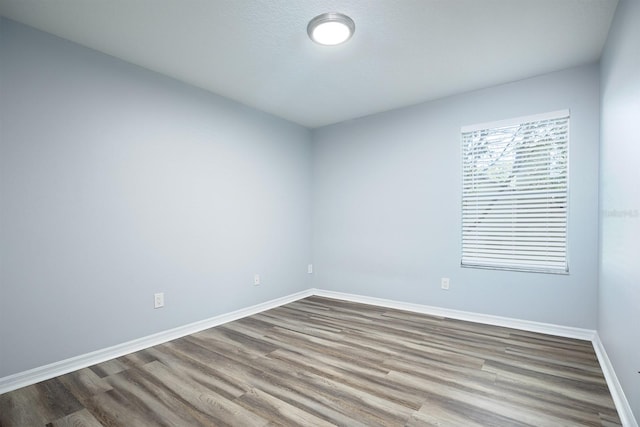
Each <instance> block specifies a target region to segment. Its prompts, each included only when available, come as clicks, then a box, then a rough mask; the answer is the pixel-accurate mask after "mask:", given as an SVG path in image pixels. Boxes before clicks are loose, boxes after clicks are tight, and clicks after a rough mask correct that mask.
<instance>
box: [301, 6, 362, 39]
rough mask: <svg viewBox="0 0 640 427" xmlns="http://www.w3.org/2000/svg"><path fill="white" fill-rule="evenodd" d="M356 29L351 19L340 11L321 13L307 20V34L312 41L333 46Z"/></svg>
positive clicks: (348, 37) (351, 34)
mask: <svg viewBox="0 0 640 427" xmlns="http://www.w3.org/2000/svg"><path fill="white" fill-rule="evenodd" d="M355 31H356V24H355V23H354V22H353V19H351V18H349V17H348V16H347V15H343V14H342V13H335V12H330V13H323V14H322V15H318V16H316V17H315V18H313V19H312V20H311V21H309V25H307V34H309V38H310V39H311V40H313V41H314V42H316V43H318V44H321V45H325V46H335V45H338V44H341V43H344V42H346V41H347V40H349V39H350V38H351V36H353V33H354V32H355Z"/></svg>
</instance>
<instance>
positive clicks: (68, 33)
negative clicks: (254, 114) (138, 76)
mask: <svg viewBox="0 0 640 427" xmlns="http://www.w3.org/2000/svg"><path fill="white" fill-rule="evenodd" d="M616 5H617V1H616V0H333V1H331V0H323V1H320V0H0V13H2V15H3V16H5V17H8V18H10V19H13V20H15V21H18V22H22V23H24V24H27V25H30V26H32V27H35V28H38V29H40V30H43V31H47V32H49V33H52V34H55V35H57V36H60V37H63V38H66V39H69V40H72V41H74V42H77V43H79V44H82V45H85V46H88V47H91V48H93V49H96V50H99V51H101V52H104V53H107V54H109V55H113V56H115V57H118V58H121V59H124V60H126V61H129V62H132V63H134V64H137V65H140V66H142V67H145V68H148V69H151V70H154V71H157V72H160V73H163V74H166V75H169V76H172V77H174V78H176V79H179V80H182V81H184V82H187V83H190V84H193V85H195V86H199V87H201V88H204V89H207V90H209V91H211V92H215V93H217V94H220V95H223V96H226V97H228V98H231V99H234V100H237V101H239V102H241V103H244V104H247V105H250V106H252V107H255V108H257V109H260V110H263V111H266V112H269V113H272V114H274V115H276V116H280V117H283V118H285V119H288V120H291V121H293V122H296V123H299V124H301V125H304V126H307V127H318V126H322V125H326V124H331V123H336V122H340V121H344V120H348V119H352V118H356V117H360V116H364V115H368V114H372V113H377V112H381V111H386V110H390V109H394V108H398V107H402V106H406V105H411V104H416V103H419V102H422V101H427V100H431V99H436V98H440V97H443V96H447V95H452V94H455V93H460V92H465V91H469V90H473V89H479V88H483V87H487V86H492V85H496V84H500V83H505V82H510V81H515V80H519V79H523V78H527V77H531V76H535V75H539V74H543V73H547V72H551V71H555V70H559V69H563V68H568V67H572V66H577V65H581V64H586V63H590V62H594V61H597V60H598V59H599V57H600V53H601V51H602V47H603V45H604V42H605V40H606V37H607V33H608V30H609V25H610V24H611V19H612V17H613V13H614V10H615V7H616ZM329 11H337V12H342V13H345V14H347V15H349V16H351V17H352V18H353V20H354V21H355V23H356V32H355V35H354V37H353V38H352V39H351V40H350V41H349V42H348V43H347V44H344V45H341V46H337V47H327V46H320V45H317V44H315V43H313V42H311V41H310V40H309V39H308V38H307V33H306V27H307V23H308V22H309V20H310V19H311V18H313V17H314V16H316V15H318V14H320V13H323V12H329Z"/></svg>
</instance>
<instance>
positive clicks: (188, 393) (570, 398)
mask: <svg viewBox="0 0 640 427" xmlns="http://www.w3.org/2000/svg"><path fill="white" fill-rule="evenodd" d="M0 425H2V426H3V427H9V426H101V425H103V426H156V425H157V426H226V425H231V426H275V425H296V426H330V425H340V426H471V427H473V426H509V427H513V426H554V427H555V426H617V425H620V419H619V418H618V415H617V413H616V410H615V408H614V404H613V401H612V399H611V395H610V393H609V390H608V388H607V385H606V383H605V380H604V377H603V374H602V371H601V369H600V366H599V365H598V362H597V359H596V355H595V353H594V351H593V348H592V346H591V343H590V342H587V341H580V340H573V339H566V338H558V337H553V336H548V335H543V334H536V333H530V332H523V331H519V330H514V329H507V328H501V327H494V326H486V325H480V324H475V323H469V322H463V321H458V320H452V319H448V318H439V317H432V316H427V315H421V314H416V313H410V312H404V311H400V310H392V309H386V308H380V307H374V306H369V305H363V304H356V303H350V302H345V301H338V300H332V299H327V298H320V297H311V298H306V299H304V300H300V301H297V302H294V303H291V304H287V305H285V306H282V307H279V308H276V309H273V310H269V311H266V312H263V313H260V314H256V315H253V316H250V317H247V318H244V319H242V320H238V321H235V322H231V323H227V324H225V325H223V326H219V327H216V328H212V329H208V330H206V331H203V332H200V333H197V334H194V335H190V336H188V337H184V338H181V339H178V340H175V341H171V342H168V343H166V344H162V345H158V346H155V347H152V348H149V349H146V350H143V351H140V352H137V353H133V354H130V355H128V356H124V357H120V358H118V359H114V360H111V361H108V362H105V363H101V364H98V365H95V366H91V367H89V368H85V369H81V370H79V371H76V372H73V373H70V374H67V375H63V376H60V377H57V378H54V379H51V380H48V381H44V382H42V383H39V384H36V385H32V386H29V387H25V388H22V389H19V390H15V391H13V392H10V393H6V394H3V395H0Z"/></svg>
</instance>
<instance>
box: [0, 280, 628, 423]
mask: <svg viewBox="0 0 640 427" xmlns="http://www.w3.org/2000/svg"><path fill="white" fill-rule="evenodd" d="M312 295H317V296H321V297H327V298H335V299H340V300H345V301H352V302H358V303H363V304H370V305H376V306H379V307H388V308H395V309H399V310H406V311H412V312H415V313H423V314H429V315H432V316H439V317H448V318H451V319H457V320H466V321H469V322H475V323H484V324H487V325H494V326H504V327H507V328H513V329H520V330H524V331H530V332H539V333H543V334H549V335H556V336H561V337H567V338H576V339H582V340H587V341H591V342H592V343H593V347H594V350H595V352H596V355H597V357H598V361H599V362H600V366H601V367H602V371H603V373H604V376H605V379H606V381H607V385H608V386H609V390H610V391H611V396H612V398H613V401H614V403H615V405H616V409H617V410H618V414H619V415H620V418H621V421H622V425H623V426H625V427H639V426H638V423H637V422H636V420H635V418H634V416H633V413H632V412H631V407H630V405H629V402H628V401H627V399H626V397H625V395H624V392H623V390H622V387H621V386H620V382H619V381H618V378H617V376H616V374H615V371H614V369H613V366H612V365H611V361H610V360H609V357H608V356H607V353H606V351H605V349H604V346H603V345H602V342H601V341H600V337H599V336H598V333H597V332H596V331H594V330H590V329H581V328H573V327H568V326H560V325H553V324H549V323H540V322H532V321H528V320H520V319H513V318H509V317H500V316H491V315H486V314H480V313H473V312H468V311H459V310H451V309H447V308H441V307H433V306H428V305H422V304H413V303H407V302H402V301H394V300H388V299H383V298H375V297H368V296H364V295H355V294H347V293H343V292H335V291H327V290H323V289H314V288H311V289H307V290H305V291H302V292H297V293H295V294H291V295H287V296H284V297H281V298H276V299H273V300H270V301H267V302H264V303H260V304H256V305H253V306H251V307H247V308H243V309H240V310H236V311H233V312H230V313H225V314H221V315H219V316H215V317H212V318H210V319H205V320H202V321H199V322H194V323H190V324H188V325H184V326H180V327H177V328H174V329H170V330H167V331H163V332H159V333H157V334H153V335H149V336H146V337H143V338H139V339H136V340H133V341H128V342H125V343H122V344H118V345H115V346H113V347H108V348H105V349H101V350H97V351H94V352H91V353H87V354H83V355H79V356H76V357H72V358H69V359H65V360H62V361H59V362H55V363H51V364H49V365H45V366H41V367H37V368H34V369H30V370H28V371H24V372H19V373H17V374H13V375H10V376H7V377H3V378H0V394H2V393H6V392H9V391H11V390H15V389H18V388H20V387H25V386H28V385H31V384H35V383H37V382H40V381H44V380H47V379H50V378H54V377H57V376H59V375H64V374H66V373H69V372H72V371H76V370H78V369H82V368H86V367H88V366H91V365H95V364H96V363H101V362H104V361H107V360H110V359H114V358H116V357H120V356H124V355H126V354H129V353H133V352H136V351H140V350H143V349H145V348H149V347H152V346H154V345H158V344H162V343H165V342H167V341H171V340H174V339H177V338H181V337H184V336H186V335H190V334H194V333H196V332H200V331H203V330H205V329H208V328H212V327H214V326H218V325H221V324H223V323H227V322H231V321H234V320H238V319H241V318H243V317H247V316H251V315H253V314H256V313H260V312H262V311H265V310H269V309H272V308H275V307H279V306H281V305H284V304H288V303H290V302H293V301H297V300H299V299H302V298H306V297H309V296H312Z"/></svg>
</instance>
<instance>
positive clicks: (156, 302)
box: [153, 292, 164, 308]
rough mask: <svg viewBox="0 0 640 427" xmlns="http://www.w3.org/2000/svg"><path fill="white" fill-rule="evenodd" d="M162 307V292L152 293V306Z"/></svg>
mask: <svg viewBox="0 0 640 427" xmlns="http://www.w3.org/2000/svg"><path fill="white" fill-rule="evenodd" d="M162 307H164V292H158V293H157V294H154V295H153V308H162Z"/></svg>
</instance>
